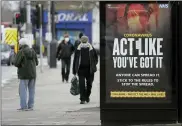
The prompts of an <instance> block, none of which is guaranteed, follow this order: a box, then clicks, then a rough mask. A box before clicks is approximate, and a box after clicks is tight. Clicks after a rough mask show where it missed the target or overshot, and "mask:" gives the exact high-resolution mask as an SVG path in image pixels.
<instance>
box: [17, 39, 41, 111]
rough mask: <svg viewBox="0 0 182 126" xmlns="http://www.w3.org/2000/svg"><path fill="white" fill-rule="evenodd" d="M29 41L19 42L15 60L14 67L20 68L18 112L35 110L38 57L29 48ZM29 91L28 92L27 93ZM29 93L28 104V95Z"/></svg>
mask: <svg viewBox="0 0 182 126" xmlns="http://www.w3.org/2000/svg"><path fill="white" fill-rule="evenodd" d="M27 43H28V40H27V39H26V38H21V39H20V40H19V51H18V53H17V55H16V57H15V59H14V65H15V66H16V67H17V68H18V72H17V73H18V78H19V79H20V84H19V96H20V108H19V109H18V110H33V108H34V96H35V82H36V66H37V65H38V59H37V55H36V53H35V51H34V49H31V48H30V47H29V46H28V44H27ZM27 89H28V91H27ZM28 93H29V95H28V96H29V98H28V103H27V94H28Z"/></svg>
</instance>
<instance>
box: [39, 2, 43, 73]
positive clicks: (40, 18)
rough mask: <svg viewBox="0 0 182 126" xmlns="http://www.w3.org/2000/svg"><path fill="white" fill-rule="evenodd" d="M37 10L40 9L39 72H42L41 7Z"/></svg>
mask: <svg viewBox="0 0 182 126" xmlns="http://www.w3.org/2000/svg"><path fill="white" fill-rule="evenodd" d="M39 9H40V17H39V18H40V29H39V38H40V72H41V73H42V72H43V68H42V58H43V54H42V10H43V9H42V5H41V4H39Z"/></svg>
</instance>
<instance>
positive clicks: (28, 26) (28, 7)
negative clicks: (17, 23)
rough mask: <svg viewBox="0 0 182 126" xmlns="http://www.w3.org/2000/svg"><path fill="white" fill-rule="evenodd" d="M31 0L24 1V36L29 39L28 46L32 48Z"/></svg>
mask: <svg viewBox="0 0 182 126" xmlns="http://www.w3.org/2000/svg"><path fill="white" fill-rule="evenodd" d="M30 3H31V1H26V13H27V14H26V36H25V37H26V38H28V41H29V47H30V48H32V44H33V34H32V24H31V4H30Z"/></svg>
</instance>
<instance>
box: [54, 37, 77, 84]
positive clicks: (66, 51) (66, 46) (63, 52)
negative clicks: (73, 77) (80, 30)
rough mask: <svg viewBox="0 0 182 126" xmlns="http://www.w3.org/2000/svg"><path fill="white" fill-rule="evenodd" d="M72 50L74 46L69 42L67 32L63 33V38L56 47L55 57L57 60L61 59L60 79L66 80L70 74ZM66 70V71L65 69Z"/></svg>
mask: <svg viewBox="0 0 182 126" xmlns="http://www.w3.org/2000/svg"><path fill="white" fill-rule="evenodd" d="M73 52H74V46H73V45H72V44H71V42H70V38H69V35H68V34H65V35H64V39H63V40H62V41H61V43H60V44H59V46H58V48H57V54H56V57H57V58H58V60H60V59H61V66H62V81H63V82H64V81H66V82H68V80H69V74H70V65H71V55H72V54H73ZM65 70H66V71H65Z"/></svg>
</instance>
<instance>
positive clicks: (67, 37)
mask: <svg viewBox="0 0 182 126" xmlns="http://www.w3.org/2000/svg"><path fill="white" fill-rule="evenodd" d="M69 40H70V39H69V34H67V33H66V34H64V41H65V42H68V41H69Z"/></svg>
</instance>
